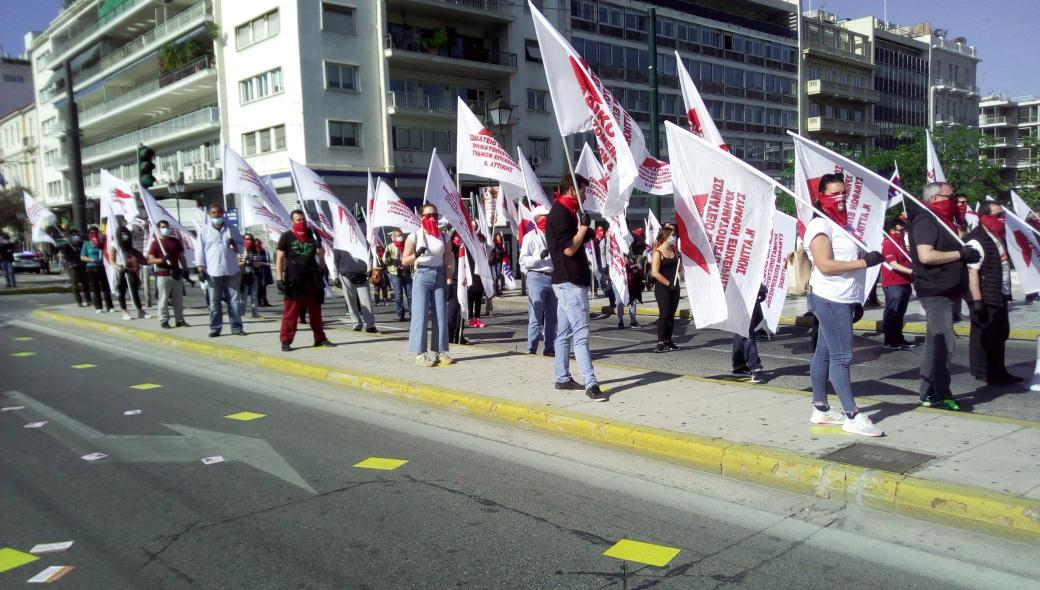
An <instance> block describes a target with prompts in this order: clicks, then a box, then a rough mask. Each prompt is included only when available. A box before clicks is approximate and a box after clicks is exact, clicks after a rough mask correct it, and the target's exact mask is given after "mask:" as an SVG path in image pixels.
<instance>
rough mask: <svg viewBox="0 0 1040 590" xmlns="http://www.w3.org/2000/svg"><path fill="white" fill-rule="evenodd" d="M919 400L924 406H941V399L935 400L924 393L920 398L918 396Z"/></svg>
mask: <svg viewBox="0 0 1040 590" xmlns="http://www.w3.org/2000/svg"><path fill="white" fill-rule="evenodd" d="M918 401H919V402H920V404H921V407H922V408H938V407H939V401H938V400H933V399H931V398H929V397H925V396H923V395H922V396H921V397H920V398H918Z"/></svg>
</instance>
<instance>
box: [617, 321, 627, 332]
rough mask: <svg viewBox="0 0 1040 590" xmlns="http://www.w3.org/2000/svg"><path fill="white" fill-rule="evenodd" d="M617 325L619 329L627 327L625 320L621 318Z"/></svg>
mask: <svg viewBox="0 0 1040 590" xmlns="http://www.w3.org/2000/svg"><path fill="white" fill-rule="evenodd" d="M617 327H618V330H624V329H625V322H623V321H621V320H618V323H617Z"/></svg>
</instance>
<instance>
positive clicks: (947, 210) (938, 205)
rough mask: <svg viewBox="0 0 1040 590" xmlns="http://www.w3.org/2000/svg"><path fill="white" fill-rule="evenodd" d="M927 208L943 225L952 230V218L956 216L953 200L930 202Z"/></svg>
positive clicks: (955, 202)
mask: <svg viewBox="0 0 1040 590" xmlns="http://www.w3.org/2000/svg"><path fill="white" fill-rule="evenodd" d="M928 208H929V209H931V210H932V213H935V215H936V216H937V217H938V218H939V219H941V220H942V222H943V223H945V224H946V225H948V226H950V229H953V221H954V216H955V215H957V201H954V200H953V199H945V200H942V201H932V202H931V203H928Z"/></svg>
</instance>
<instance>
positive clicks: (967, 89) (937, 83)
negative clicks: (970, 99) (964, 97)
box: [932, 78, 979, 95]
mask: <svg viewBox="0 0 1040 590" xmlns="http://www.w3.org/2000/svg"><path fill="white" fill-rule="evenodd" d="M932 87H934V88H935V89H936V90H948V91H950V92H963V93H965V94H968V95H977V94H978V93H979V87H978V86H973V85H971V84H966V83H964V82H958V81H956V80H945V79H943V78H936V79H935V80H932Z"/></svg>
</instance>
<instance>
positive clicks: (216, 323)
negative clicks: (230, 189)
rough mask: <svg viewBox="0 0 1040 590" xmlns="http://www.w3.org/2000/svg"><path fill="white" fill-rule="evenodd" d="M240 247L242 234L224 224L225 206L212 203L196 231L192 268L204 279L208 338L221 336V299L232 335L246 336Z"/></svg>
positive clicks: (222, 311)
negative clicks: (206, 216)
mask: <svg viewBox="0 0 1040 590" xmlns="http://www.w3.org/2000/svg"><path fill="white" fill-rule="evenodd" d="M241 249H242V236H241V235H239V233H238V228H236V227H235V226H234V225H231V224H229V223H227V218H226V217H225V216H224V208H223V207H221V206H220V205H218V204H216V203H214V204H212V205H210V206H209V223H207V224H205V225H203V226H202V227H201V228H200V229H199V232H198V244H197V248H196V250H195V268H196V270H198V271H199V279H200V280H202V281H205V282H206V287H207V291H208V295H209V337H210V338H216V337H217V336H220V330H221V329H222V327H223V326H224V318H223V315H224V310H223V302H224V299H225V297H226V298H227V302H228V314H229V315H230V316H231V334H232V335H234V336H245V335H246V333H245V331H244V330H243V329H242V314H241V313H239V310H240V309H241V307H240V304H239V297H240V293H239V286H240V284H241V282H242V281H241V279H240V278H239V277H240V276H241V275H240V273H239V268H238V251H239V250H241Z"/></svg>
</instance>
